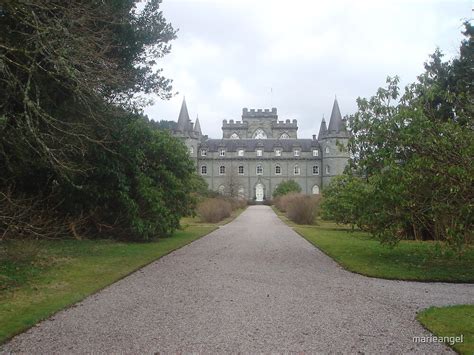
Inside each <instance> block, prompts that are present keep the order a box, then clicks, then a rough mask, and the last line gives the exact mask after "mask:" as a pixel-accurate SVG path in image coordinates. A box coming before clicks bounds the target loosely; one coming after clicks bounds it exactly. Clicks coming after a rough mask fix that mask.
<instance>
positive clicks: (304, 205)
mask: <svg viewBox="0 0 474 355" xmlns="http://www.w3.org/2000/svg"><path fill="white" fill-rule="evenodd" d="M320 199H321V197H320V196H319V195H313V196H307V195H303V194H298V195H295V196H294V197H293V198H292V199H291V201H290V202H289V203H288V205H287V207H286V216H287V217H288V218H289V219H290V220H292V221H293V222H295V223H297V224H315V223H316V217H317V214H318V210H319V201H320Z"/></svg>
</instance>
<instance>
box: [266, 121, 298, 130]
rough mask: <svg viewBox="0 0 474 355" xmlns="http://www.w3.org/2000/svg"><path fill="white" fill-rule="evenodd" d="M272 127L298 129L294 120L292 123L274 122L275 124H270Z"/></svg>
mask: <svg viewBox="0 0 474 355" xmlns="http://www.w3.org/2000/svg"><path fill="white" fill-rule="evenodd" d="M272 127H273V128H283V129H286V128H297V127H298V122H297V121H296V120H293V121H290V120H286V121H276V122H272Z"/></svg>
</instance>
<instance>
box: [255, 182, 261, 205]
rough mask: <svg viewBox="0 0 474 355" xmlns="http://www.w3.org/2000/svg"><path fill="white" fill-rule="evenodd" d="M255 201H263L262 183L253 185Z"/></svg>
mask: <svg viewBox="0 0 474 355" xmlns="http://www.w3.org/2000/svg"><path fill="white" fill-rule="evenodd" d="M255 201H257V202H262V201H263V185H262V184H257V185H256V186H255Z"/></svg>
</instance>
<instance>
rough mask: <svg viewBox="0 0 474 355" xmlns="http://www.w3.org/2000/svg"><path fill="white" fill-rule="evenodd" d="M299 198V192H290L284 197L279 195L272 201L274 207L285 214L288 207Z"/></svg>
mask: <svg viewBox="0 0 474 355" xmlns="http://www.w3.org/2000/svg"><path fill="white" fill-rule="evenodd" d="M299 196H300V193H299V192H290V193H288V194H285V195H281V196H278V197H276V198H275V199H274V200H273V203H274V204H275V207H276V208H277V209H278V210H280V211H281V212H286V211H287V209H288V205H289V204H290V203H291V202H292V201H293V200H294V199H295V198H298V197H299Z"/></svg>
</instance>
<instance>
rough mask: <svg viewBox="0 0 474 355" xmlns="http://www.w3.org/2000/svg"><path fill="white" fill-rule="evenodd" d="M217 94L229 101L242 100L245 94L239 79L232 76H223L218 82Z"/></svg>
mask: <svg viewBox="0 0 474 355" xmlns="http://www.w3.org/2000/svg"><path fill="white" fill-rule="evenodd" d="M217 96H218V97H220V98H223V99H226V100H229V101H239V102H242V101H243V100H245V98H246V96H247V95H246V93H245V91H244V89H243V88H242V86H241V85H240V83H239V81H237V80H236V79H234V78H225V79H223V80H222V81H221V83H220V86H219V91H218V93H217Z"/></svg>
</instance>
